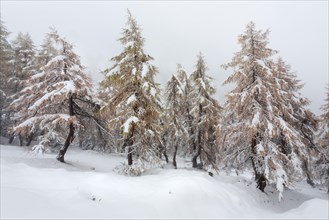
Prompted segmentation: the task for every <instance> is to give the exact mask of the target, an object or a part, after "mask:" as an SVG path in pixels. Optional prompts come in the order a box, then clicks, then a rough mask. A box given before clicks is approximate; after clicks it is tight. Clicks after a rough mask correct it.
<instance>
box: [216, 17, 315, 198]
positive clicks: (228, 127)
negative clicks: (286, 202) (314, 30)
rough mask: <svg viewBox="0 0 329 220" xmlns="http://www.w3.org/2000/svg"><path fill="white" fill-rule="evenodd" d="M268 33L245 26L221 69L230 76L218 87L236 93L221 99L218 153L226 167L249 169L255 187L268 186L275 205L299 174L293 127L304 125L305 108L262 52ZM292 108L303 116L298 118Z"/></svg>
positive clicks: (299, 149) (299, 136) (302, 148)
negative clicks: (272, 187) (273, 193)
mask: <svg viewBox="0 0 329 220" xmlns="http://www.w3.org/2000/svg"><path fill="white" fill-rule="evenodd" d="M268 33H269V32H268V31H265V32H262V31H260V30H256V28H255V25H254V23H252V22H251V23H249V24H248V25H247V28H246V31H245V33H244V34H242V35H240V36H239V43H240V44H241V50H240V51H239V52H237V53H236V54H235V56H234V57H233V59H232V61H231V62H230V63H228V64H227V65H224V68H232V69H233V71H234V73H233V74H232V75H231V76H230V77H228V79H227V80H226V81H225V82H224V84H227V83H236V87H235V88H234V89H233V90H232V91H231V92H230V93H229V94H228V95H227V99H228V100H227V102H226V106H225V117H224V121H223V123H224V125H223V126H222V137H223V139H222V144H221V150H222V152H223V154H224V155H225V157H223V159H224V161H225V163H226V165H227V166H229V167H234V168H236V169H237V170H243V169H244V168H245V167H246V165H247V164H250V165H251V166H252V168H253V170H254V173H255V180H256V182H257V187H258V188H259V189H260V190H262V191H264V189H265V187H266V185H267V183H270V184H274V185H276V188H277V190H278V191H279V198H280V199H281V197H282V191H283V188H284V186H289V185H290V184H291V183H292V182H293V181H294V180H296V179H298V178H301V177H302V176H303V175H304V174H305V169H304V168H303V166H304V162H305V161H306V160H307V157H308V148H309V147H308V146H307V145H306V143H305V138H304V136H303V133H302V131H301V129H302V128H300V127H299V128H298V127H297V126H296V124H299V125H300V124H301V123H304V122H303V121H301V120H304V119H305V116H306V112H307V111H306V110H304V108H303V106H304V105H306V104H307V103H303V101H305V99H303V98H302V97H300V96H299V95H298V93H297V91H298V89H299V88H300V87H299V86H298V84H296V82H294V81H295V80H296V79H295V78H294V77H292V76H291V75H289V74H290V73H289V71H287V70H285V71H283V69H282V67H283V66H284V65H283V63H282V62H281V63H280V61H279V62H278V63H277V64H276V63H274V62H273V61H272V60H271V57H272V56H273V55H274V54H276V53H277V52H276V51H274V50H272V49H270V48H268V46H267V45H268ZM289 83H293V84H291V85H289V86H290V88H289V86H287V85H288V84H289ZM292 85H293V86H294V87H291V86H292ZM295 105H296V106H295ZM298 108H303V112H304V113H305V115H304V116H303V117H301V118H299V117H297V115H299V116H301V113H298V112H297V109H298ZM302 118H303V119H302ZM309 118H311V117H309ZM249 162H250V163H249Z"/></svg>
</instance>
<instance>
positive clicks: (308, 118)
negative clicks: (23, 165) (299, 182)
mask: <svg viewBox="0 0 329 220" xmlns="http://www.w3.org/2000/svg"><path fill="white" fill-rule="evenodd" d="M268 64H269V67H270V68H271V74H272V75H271V76H272V84H273V86H272V87H271V88H272V91H271V93H272V94H273V95H272V96H273V98H272V99H273V100H274V101H275V102H276V106H275V107H276V108H277V109H278V112H280V116H281V118H282V119H283V120H284V121H285V122H286V123H288V124H290V125H291V126H292V127H293V128H294V129H295V131H296V132H298V133H299V135H298V137H299V139H298V140H300V141H301V142H302V143H303V144H302V145H299V146H300V148H301V149H300V150H299V151H301V152H303V151H304V153H300V159H301V161H302V169H303V171H304V172H305V174H306V176H307V182H308V183H309V184H311V185H314V183H313V180H312V174H311V169H310V164H311V161H310V160H311V156H310V155H312V154H314V153H315V151H316V150H317V149H316V146H315V144H314V140H313V138H314V133H315V129H316V126H317V121H316V118H315V115H314V114H313V113H312V112H311V111H310V110H308V109H306V107H307V106H308V105H309V103H310V101H309V99H307V98H305V97H303V96H302V94H301V93H300V91H299V90H300V89H302V88H303V84H301V83H300V80H298V79H297V76H296V74H294V73H292V72H291V71H290V66H289V65H287V64H286V63H285V62H284V61H283V59H282V58H281V57H279V58H278V60H277V62H275V63H274V64H273V63H272V62H269V63H268ZM286 133H287V132H285V131H283V130H281V131H280V132H278V134H279V135H278V137H277V138H276V140H277V141H279V143H280V144H281V146H282V152H283V153H284V154H286V155H287V153H288V152H291V151H292V146H291V145H290V144H288V143H287V142H286V139H289V137H286V135H287V134H286ZM288 134H289V133H288ZM290 138H292V137H290ZM296 147H297V146H296ZM305 150H306V151H307V153H306V152H305Z"/></svg>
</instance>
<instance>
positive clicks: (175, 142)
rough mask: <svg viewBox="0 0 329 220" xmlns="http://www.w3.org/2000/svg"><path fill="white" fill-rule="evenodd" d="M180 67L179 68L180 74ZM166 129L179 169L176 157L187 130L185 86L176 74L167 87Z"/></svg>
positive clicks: (175, 165)
mask: <svg viewBox="0 0 329 220" xmlns="http://www.w3.org/2000/svg"><path fill="white" fill-rule="evenodd" d="M179 71H180V67H178V72H177V73H179ZM165 95H166V107H165V122H164V123H165V124H166V126H165V129H166V130H167V132H166V134H167V135H166V136H167V139H168V140H167V144H168V145H169V146H171V149H172V151H173V152H172V153H173V165H174V167H175V168H176V169H177V162H176V156H177V151H178V148H179V147H180V146H184V140H185V139H186V129H185V127H184V124H183V123H184V120H185V118H184V114H183V113H184V108H183V105H182V104H183V95H184V89H183V85H182V83H181V82H180V80H179V79H178V77H177V75H176V74H173V75H172V76H171V78H170V80H169V81H168V82H167V86H166V92H165Z"/></svg>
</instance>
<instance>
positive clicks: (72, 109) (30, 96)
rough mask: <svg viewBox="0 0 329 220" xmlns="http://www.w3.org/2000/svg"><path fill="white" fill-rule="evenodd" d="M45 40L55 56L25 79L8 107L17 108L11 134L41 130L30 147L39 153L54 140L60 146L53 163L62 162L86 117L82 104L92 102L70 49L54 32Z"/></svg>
mask: <svg viewBox="0 0 329 220" xmlns="http://www.w3.org/2000/svg"><path fill="white" fill-rule="evenodd" d="M49 37H50V39H51V40H52V41H54V42H55V44H56V46H57V48H58V49H57V50H58V54H57V56H55V57H54V58H52V59H51V60H50V61H49V62H48V63H47V64H45V65H44V66H43V67H42V71H41V72H39V73H37V74H34V75H32V76H31V77H30V78H29V79H28V83H27V84H28V86H26V87H25V88H24V89H23V90H22V91H21V92H20V93H19V96H18V98H17V99H15V100H14V101H13V102H12V103H11V107H12V108H16V109H18V112H17V114H16V117H17V119H18V121H19V122H20V123H19V124H18V125H17V126H15V127H14V128H13V131H14V133H15V134H16V135H20V134H23V135H30V134H31V133H33V132H35V131H41V132H40V133H42V136H41V140H40V142H39V144H38V145H36V146H35V147H34V148H35V149H37V150H38V149H40V150H43V149H44V148H45V147H47V146H49V144H50V142H52V141H53V140H55V141H56V142H59V143H60V145H62V147H61V149H60V150H59V153H58V155H57V160H59V161H60V162H64V155H65V153H66V151H67V149H68V147H69V145H70V144H71V143H72V142H73V140H74V138H75V135H76V129H77V128H79V127H80V126H81V125H82V123H81V119H82V118H83V117H85V116H86V115H87V114H86V110H85V109H86V108H85V105H87V104H88V105H89V104H90V103H92V96H93V93H92V84H91V80H90V79H89V78H88V77H87V75H86V74H85V72H84V67H83V66H82V65H81V63H80V58H79V56H78V55H77V54H75V53H74V52H73V46H72V45H71V44H70V43H68V42H67V41H66V40H65V39H63V38H62V37H60V36H59V34H58V33H57V31H55V30H54V31H52V32H51V33H49ZM65 136H66V138H65ZM63 142H64V143H63Z"/></svg>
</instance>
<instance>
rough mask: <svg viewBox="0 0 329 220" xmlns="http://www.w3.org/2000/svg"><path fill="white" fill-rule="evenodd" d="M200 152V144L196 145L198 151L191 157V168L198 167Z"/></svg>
mask: <svg viewBox="0 0 329 220" xmlns="http://www.w3.org/2000/svg"><path fill="white" fill-rule="evenodd" d="M200 154H201V145H200V144H199V145H198V152H197V153H196V154H195V155H194V157H193V158H192V167H193V168H197V167H198V157H199V156H200Z"/></svg>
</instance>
